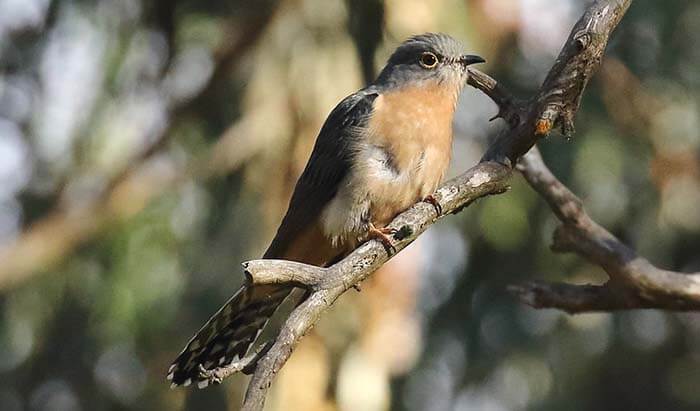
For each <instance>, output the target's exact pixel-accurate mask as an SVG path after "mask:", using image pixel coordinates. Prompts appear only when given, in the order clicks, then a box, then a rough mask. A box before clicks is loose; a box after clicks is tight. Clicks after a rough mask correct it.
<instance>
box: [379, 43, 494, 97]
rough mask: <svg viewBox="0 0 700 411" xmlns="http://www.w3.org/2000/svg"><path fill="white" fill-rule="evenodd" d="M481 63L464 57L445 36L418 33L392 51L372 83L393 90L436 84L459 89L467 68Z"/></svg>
mask: <svg viewBox="0 0 700 411" xmlns="http://www.w3.org/2000/svg"><path fill="white" fill-rule="evenodd" d="M483 62H485V60H484V59H483V58H481V57H479V56H476V55H471V54H464V47H463V46H462V44H461V43H460V42H459V41H457V40H456V39H454V38H453V37H451V36H449V35H447V34H442V33H425V34H420V35H417V36H413V37H411V38H409V39H408V40H406V41H405V42H403V43H402V44H401V45H400V46H399V47H398V48H397V49H396V50H395V51H394V53H393V54H392V55H391V57H389V61H388V62H387V64H386V66H385V67H384V69H383V70H382V72H381V73H380V74H379V77H378V78H377V80H376V81H375V83H374V84H375V85H377V86H380V87H387V88H394V87H401V86H405V85H418V84H420V83H424V82H429V81H437V82H439V83H443V84H446V85H447V84H451V85H454V86H458V87H459V88H461V87H462V86H463V85H464V84H465V82H466V80H467V78H468V71H467V67H468V66H469V65H471V64H475V63H483Z"/></svg>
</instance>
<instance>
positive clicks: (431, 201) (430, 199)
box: [423, 194, 442, 216]
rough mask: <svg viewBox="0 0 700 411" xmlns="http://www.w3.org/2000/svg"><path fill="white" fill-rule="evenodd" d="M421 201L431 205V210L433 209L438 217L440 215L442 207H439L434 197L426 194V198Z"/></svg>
mask: <svg viewBox="0 0 700 411" xmlns="http://www.w3.org/2000/svg"><path fill="white" fill-rule="evenodd" d="M423 201H424V202H426V203H428V204H430V205H432V206H433V208H435V212H436V213H437V215H438V216H440V215H442V205H440V203H439V202H438V201H437V198H435V196H434V195H432V194H428V196H427V197H425V198H424V199H423Z"/></svg>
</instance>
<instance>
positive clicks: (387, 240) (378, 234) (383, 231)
mask: <svg viewBox="0 0 700 411" xmlns="http://www.w3.org/2000/svg"><path fill="white" fill-rule="evenodd" d="M396 233H397V230H396V229H395V228H388V227H381V228H377V227H375V226H374V224H372V222H371V221H370V222H369V230H368V232H367V237H368V238H370V239H375V240H379V241H381V242H382V244H383V245H384V248H386V251H387V253H391V252H396V248H395V247H394V245H393V244H392V241H391V237H389V236H390V235H394V234H396Z"/></svg>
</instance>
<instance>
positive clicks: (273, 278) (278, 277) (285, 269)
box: [242, 259, 328, 289]
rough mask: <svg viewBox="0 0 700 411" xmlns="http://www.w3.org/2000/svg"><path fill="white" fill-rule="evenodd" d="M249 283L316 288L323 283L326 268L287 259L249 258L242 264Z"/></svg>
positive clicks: (326, 272) (326, 271)
mask: <svg viewBox="0 0 700 411" xmlns="http://www.w3.org/2000/svg"><path fill="white" fill-rule="evenodd" d="M242 265H243V271H244V273H245V275H246V279H247V281H248V282H250V283H251V284H255V285H262V284H293V285H299V286H303V287H306V288H309V289H317V288H319V287H320V286H321V284H323V281H324V278H325V277H326V276H327V274H328V269H326V268H323V267H317V266H315V265H309V264H303V263H298V262H296V261H287V260H271V259H270V260H251V261H246V262H244V263H243V264H242Z"/></svg>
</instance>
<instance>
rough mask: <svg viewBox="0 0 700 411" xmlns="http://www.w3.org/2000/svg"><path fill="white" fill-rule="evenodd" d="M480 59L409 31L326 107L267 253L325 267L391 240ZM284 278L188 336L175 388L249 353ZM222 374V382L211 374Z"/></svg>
mask: <svg viewBox="0 0 700 411" xmlns="http://www.w3.org/2000/svg"><path fill="white" fill-rule="evenodd" d="M483 62H485V60H484V59H483V58H481V57H479V56H477V55H470V54H464V48H463V46H462V45H461V43H460V42H459V41H457V40H456V39H454V38H453V37H451V36H449V35H447V34H442V33H425V34H420V35H415V36H413V37H410V38H408V39H407V40H406V41H404V42H403V43H402V44H400V45H399V46H398V47H397V48H396V50H395V51H394V52H393V53H392V54H391V56H390V57H389V59H388V61H387V63H386V65H385V66H384V68H383V69H382V70H381V72H380V73H379V75H378V76H377V78H376V80H375V81H374V82H372V83H371V84H369V85H368V86H366V87H364V88H362V89H360V90H359V91H357V92H355V93H353V94H351V95H349V96H348V97H346V98H344V99H343V100H342V101H341V102H340V103H339V104H338V105H337V106H336V107H335V108H334V109H333V110H332V111H331V113H330V114H329V115H328V117H327V119H326V121H325V122H324V124H323V126H322V127H321V130H320V132H319V134H318V137H317V138H316V142H315V145H314V148H313V150H312V152H311V155H310V158H309V160H308V162H307V164H306V167H305V168H304V171H303V172H302V174H301V176H300V177H299V179H298V181H297V183H296V186H295V188H294V191H293V194H292V197H291V200H290V201H289V206H288V209H287V212H286V214H285V216H284V217H283V219H282V222H281V224H280V226H279V228H278V230H277V233H276V235H275V236H274V238H273V240H272V242H271V244H270V246H269V248H268V249H267V251H266V252H265V253H264V255H263V258H267V259H284V260H291V261H297V262H302V263H306V264H312V265H316V266H328V265H330V264H332V263H333V262H336V261H338V260H339V259H341V258H342V257H344V256H345V255H347V254H348V253H349V252H351V251H352V250H354V249H355V248H356V247H357V246H358V245H359V244H360V243H362V242H364V241H367V240H368V239H378V240H380V241H381V242H382V243H384V244H385V245H386V246H387V247H391V241H392V237H391V236H392V235H393V234H395V232H394V231H393V230H390V229H388V228H386V226H387V225H388V224H389V223H390V222H391V220H392V219H393V218H394V217H395V216H396V215H398V214H399V213H401V212H402V211H404V210H406V209H408V208H409V207H410V206H412V205H413V204H415V203H417V202H419V201H428V202H430V203H432V204H433V205H434V206H436V208H437V207H439V204H438V203H437V202H436V201H435V199H434V197H433V196H432V194H433V192H434V191H435V190H436V189H437V188H438V186H439V184H440V183H441V181H442V179H443V177H444V175H445V172H446V170H447V167H448V165H449V162H450V157H451V152H452V119H453V116H454V112H455V108H456V105H457V100H458V97H459V95H460V93H461V90H462V88H463V87H464V85H465V84H466V81H467V79H468V76H469V74H468V70H467V67H468V66H469V65H471V64H475V63H483ZM293 289H294V287H293V286H290V285H250V284H244V285H243V286H242V287H241V288H240V289H239V290H238V291H237V292H236V293H235V294H234V295H233V297H231V298H230V299H229V300H228V302H226V304H224V305H223V306H222V307H221V308H220V309H219V311H218V312H217V313H216V314H214V316H212V317H211V319H209V321H207V323H206V324H205V325H204V326H203V327H202V328H201V329H200V330H199V332H197V334H196V335H195V336H194V337H193V338H192V339H191V340H190V341H189V342H188V343H187V345H186V347H185V348H184V350H183V351H182V352H181V353H180V355H179V356H178V357H177V358H176V359H175V361H174V362H173V363H172V365H171V366H170V368H169V370H168V374H167V378H168V380H170V381H171V386H173V387H176V386H180V385H183V386H188V385H190V384H191V383H193V382H195V383H196V384H197V385H198V386H199V387H200V388H203V387H206V386H207V385H208V384H209V382H210V378H209V377H208V376H207V375H205V374H206V373H205V372H203V371H207V370H214V369H216V368H217V367H225V366H226V365H229V364H232V363H233V362H234V361H236V360H239V359H241V358H243V357H244V356H246V355H247V353H248V352H249V351H251V350H252V349H253V348H252V346H253V345H254V344H255V342H256V339H258V337H259V335H260V333H261V331H262V329H263V328H265V326H266V324H267V323H268V320H269V319H270V318H271V317H272V316H273V314H274V313H275V311H276V310H277V308H278V307H279V306H280V305H281V304H282V303H283V301H284V300H285V299H286V298H287V297H288V296H289V295H290V293H291V292H292V290H293ZM217 382H220V381H217Z"/></svg>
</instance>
